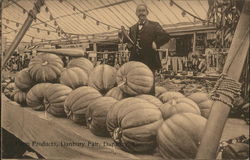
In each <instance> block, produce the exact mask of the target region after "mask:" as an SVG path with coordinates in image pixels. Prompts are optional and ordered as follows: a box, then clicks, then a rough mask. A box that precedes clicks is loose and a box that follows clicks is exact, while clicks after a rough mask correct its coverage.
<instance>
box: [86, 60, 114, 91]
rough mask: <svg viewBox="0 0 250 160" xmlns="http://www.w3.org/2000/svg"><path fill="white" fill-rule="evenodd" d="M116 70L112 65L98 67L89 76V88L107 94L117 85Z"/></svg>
mask: <svg viewBox="0 0 250 160" xmlns="http://www.w3.org/2000/svg"><path fill="white" fill-rule="evenodd" d="M115 77H116V69H115V68H114V67H112V66H110V65H106V64H102V65H98V66H96V67H95V68H94V70H92V72H91V74H90V76H89V83H88V84H89V86H90V87H93V88H95V89H97V90H98V91H99V92H101V93H102V94H106V93H107V91H109V90H110V89H111V88H113V87H114V86H115V85H116V79H115Z"/></svg>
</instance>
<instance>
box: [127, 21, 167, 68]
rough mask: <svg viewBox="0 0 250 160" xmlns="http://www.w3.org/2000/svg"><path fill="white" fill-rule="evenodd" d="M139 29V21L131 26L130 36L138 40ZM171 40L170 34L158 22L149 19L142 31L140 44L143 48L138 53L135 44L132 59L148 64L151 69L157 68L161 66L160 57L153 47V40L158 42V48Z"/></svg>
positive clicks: (132, 47) (132, 49) (131, 49)
mask: <svg viewBox="0 0 250 160" xmlns="http://www.w3.org/2000/svg"><path fill="white" fill-rule="evenodd" d="M138 31H139V28H138V23H137V24H135V25H133V26H132V27H130V29H129V36H130V38H131V39H132V40H133V41H134V42H136V41H137V32H138ZM169 40H170V36H169V34H168V33H166V31H164V30H163V28H162V27H161V26H160V24H159V23H158V22H153V21H149V20H147V21H146V22H145V24H144V26H143V27H142V29H141V31H140V41H141V42H140V44H141V48H142V49H141V50H140V53H139V54H138V53H137V52H138V50H136V49H135V48H136V47H135V46H131V47H130V48H129V50H130V51H131V55H130V58H129V60H130V61H140V62H143V63H144V64H146V65H147V66H148V67H149V68H150V69H151V70H157V69H160V68H161V62H160V57H159V54H158V53H157V51H155V50H154V49H153V48H152V43H153V41H154V42H156V45H157V48H159V47H160V46H162V45H164V44H165V43H167V42H168V41H169Z"/></svg>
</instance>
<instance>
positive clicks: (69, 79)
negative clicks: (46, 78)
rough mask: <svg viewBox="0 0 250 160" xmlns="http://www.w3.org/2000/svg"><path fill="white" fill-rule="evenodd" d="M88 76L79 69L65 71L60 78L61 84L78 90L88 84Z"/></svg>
mask: <svg viewBox="0 0 250 160" xmlns="http://www.w3.org/2000/svg"><path fill="white" fill-rule="evenodd" d="M88 79H89V78H88V74H87V73H86V72H85V71H84V70H82V69H81V68H78V67H73V68H69V69H65V70H64V71H63V72H62V74H61V77H60V83H61V84H64V85H66V86H69V87H71V88H72V89H76V88H78V87H81V86H86V85H87V84H88Z"/></svg>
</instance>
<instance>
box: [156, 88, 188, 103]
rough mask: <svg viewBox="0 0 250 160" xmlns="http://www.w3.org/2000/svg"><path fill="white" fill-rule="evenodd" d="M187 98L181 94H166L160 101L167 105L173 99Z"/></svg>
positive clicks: (162, 95) (163, 94) (161, 96)
mask: <svg viewBox="0 0 250 160" xmlns="http://www.w3.org/2000/svg"><path fill="white" fill-rule="evenodd" d="M182 97H185V96H184V95H183V94H181V93H180V92H172V91H171V92H164V93H162V94H161V95H160V96H159V99H160V100H161V101H162V102H163V103H167V102H168V101H170V100H171V99H176V98H182Z"/></svg>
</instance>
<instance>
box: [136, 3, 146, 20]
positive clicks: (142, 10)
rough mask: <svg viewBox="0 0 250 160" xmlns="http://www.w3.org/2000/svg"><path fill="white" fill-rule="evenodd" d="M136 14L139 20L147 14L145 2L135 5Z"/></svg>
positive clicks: (143, 18)
mask: <svg viewBox="0 0 250 160" xmlns="http://www.w3.org/2000/svg"><path fill="white" fill-rule="evenodd" d="M136 15H137V17H138V18H139V20H140V21H144V20H145V19H146V18H147V15H148V7H147V6H146V5H145V4H139V5H137V7H136Z"/></svg>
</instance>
